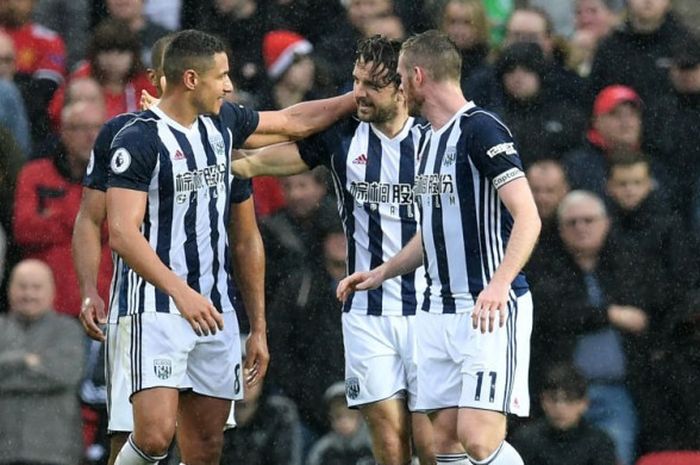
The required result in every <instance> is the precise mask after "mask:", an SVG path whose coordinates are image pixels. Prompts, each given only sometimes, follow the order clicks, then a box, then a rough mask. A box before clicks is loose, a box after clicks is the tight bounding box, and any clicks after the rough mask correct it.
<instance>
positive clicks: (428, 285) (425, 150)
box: [415, 139, 433, 311]
mask: <svg viewBox="0 0 700 465" xmlns="http://www.w3.org/2000/svg"><path fill="white" fill-rule="evenodd" d="M431 142H432V141H431V139H428V140H427V142H426V143H425V146H424V147H422V149H421V151H420V153H421V158H420V165H419V167H418V173H425V168H426V166H427V164H428V154H429V153H430V144H431ZM415 200H416V203H415V204H416V206H417V207H418V214H419V215H420V217H421V218H423V198H422V197H420V196H419V197H418V198H416V199H415ZM421 241H422V244H421V245H422V249H423V265H426V264H427V263H428V254H427V253H426V247H425V234H423V235H422V237H421ZM432 288H433V279H432V278H431V276H430V273H428V269H427V267H426V270H425V292H424V293H423V306H422V307H421V308H422V310H425V311H428V310H430V290H431V289H432Z"/></svg>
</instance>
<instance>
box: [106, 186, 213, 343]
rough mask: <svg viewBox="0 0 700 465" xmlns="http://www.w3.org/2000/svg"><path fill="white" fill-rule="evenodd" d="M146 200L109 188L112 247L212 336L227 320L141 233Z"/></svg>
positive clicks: (139, 193) (136, 192) (144, 195)
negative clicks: (156, 251) (173, 270)
mask: <svg viewBox="0 0 700 465" xmlns="http://www.w3.org/2000/svg"><path fill="white" fill-rule="evenodd" d="M146 200H147V193H146V192H142V191H139V190H132V189H126V188H121V187H110V188H109V189H107V221H108V224H109V245H110V247H112V249H113V250H114V251H115V252H116V253H118V254H119V255H120V256H121V257H122V259H124V261H125V262H126V263H127V264H128V265H129V267H130V268H131V269H132V270H134V272H136V273H137V274H138V275H139V276H141V277H143V278H144V279H145V280H146V281H148V282H149V283H151V284H153V285H154V286H156V287H157V288H158V289H160V290H162V291H163V292H165V293H166V294H168V295H169V296H171V297H172V298H173V300H174V301H175V305H176V306H177V308H178V310H179V311H180V313H181V314H182V316H183V317H184V318H185V319H186V320H187V321H188V322H189V323H190V325H191V326H192V328H193V329H194V330H195V332H196V333H197V334H204V335H208V334H209V333H210V332H211V333H215V332H216V330H217V328H218V329H223V324H224V323H223V319H222V318H221V315H220V314H219V312H218V311H217V310H216V309H215V308H214V306H213V305H212V304H211V302H209V301H208V300H207V299H206V298H204V297H203V296H202V295H200V294H199V293H197V292H196V291H195V290H194V289H192V288H191V287H189V286H188V285H187V283H186V282H185V281H183V280H182V279H180V278H179V277H178V276H177V275H176V274H175V273H173V272H172V271H171V270H170V268H168V267H167V266H165V264H164V263H163V262H162V261H161V260H160V259H159V258H158V255H156V253H155V251H154V250H153V249H152V248H151V247H150V245H149V244H148V241H146V238H145V237H144V236H143V235H142V234H141V230H140V228H141V224H142V223H143V218H144V216H145V214H146Z"/></svg>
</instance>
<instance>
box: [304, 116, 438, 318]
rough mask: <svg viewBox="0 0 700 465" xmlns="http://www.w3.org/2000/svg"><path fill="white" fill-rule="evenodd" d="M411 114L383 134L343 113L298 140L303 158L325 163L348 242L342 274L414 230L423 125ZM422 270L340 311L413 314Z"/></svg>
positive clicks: (369, 263) (385, 253)
mask: <svg viewBox="0 0 700 465" xmlns="http://www.w3.org/2000/svg"><path fill="white" fill-rule="evenodd" d="M421 123H423V122H419V121H417V120H414V119H413V118H409V119H408V121H407V122H406V124H405V126H404V128H403V129H402V130H401V132H400V133H399V134H397V135H396V136H395V137H394V138H392V139H389V138H388V137H387V136H385V135H384V134H383V133H382V132H380V131H379V130H377V129H375V128H374V127H373V126H372V125H371V124H370V123H365V122H361V121H359V120H357V119H355V118H348V119H346V120H343V121H341V122H340V123H338V124H336V125H335V126H333V127H331V128H329V129H328V130H326V131H324V132H323V133H321V134H319V135H317V136H315V137H312V138H310V139H307V140H305V141H302V142H300V144H299V147H300V152H301V156H302V158H303V160H304V162H305V163H306V164H307V165H308V166H310V167H314V166H317V165H319V164H323V165H326V166H327V167H328V168H329V169H330V170H331V174H332V176H333V182H334V185H335V190H336V193H337V196H338V211H339V213H340V217H341V219H342V221H343V226H344V228H345V234H346V237H347V242H348V258H347V271H348V273H350V274H351V273H354V272H355V271H358V270H370V269H372V268H375V267H377V266H379V265H381V264H382V263H384V262H385V261H386V260H388V259H390V258H391V257H393V256H394V255H396V254H397V253H398V252H399V250H401V248H403V246H405V245H406V244H407V243H408V241H410V240H411V238H412V237H413V236H414V235H415V233H416V229H417V220H416V217H415V214H414V208H413V180H414V177H415V174H416V160H417V153H418V148H419V146H420V140H421V138H422V134H423V133H424V132H425V127H426V125H425V124H421ZM423 274H424V273H423V269H422V268H419V269H418V270H416V271H415V272H413V273H409V274H406V275H404V276H400V277H396V278H394V279H391V280H387V281H385V282H384V283H383V284H382V286H381V287H379V288H378V289H375V290H371V291H361V292H356V293H354V294H353V295H352V296H351V297H350V298H349V299H347V300H346V302H345V306H344V308H343V310H344V311H345V312H349V311H352V312H356V313H361V314H367V315H385V316H394V315H415V312H416V308H417V298H416V295H420V293H421V292H422V290H423V289H424V288H425V278H424V276H423Z"/></svg>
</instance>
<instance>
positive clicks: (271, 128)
mask: <svg viewBox="0 0 700 465" xmlns="http://www.w3.org/2000/svg"><path fill="white" fill-rule="evenodd" d="M355 108H356V104H355V99H354V97H353V96H352V92H348V93H346V94H344V95H339V96H337V97H331V98H327V99H321V100H311V101H308V102H301V103H297V104H296V105H292V106H291V107H287V108H285V109H283V110H278V111H262V112H260V121H259V123H258V126H257V128H256V130H255V133H256V134H283V135H287V136H289V137H291V138H295V139H301V138H304V137H308V136H310V135H311V134H313V133H315V132H319V131H321V130H323V129H325V128H327V127H329V126H330V125H332V124H333V123H335V122H336V121H338V120H339V119H340V118H342V117H344V116H347V115H348V114H350V113H351V112H352V111H354V110H355Z"/></svg>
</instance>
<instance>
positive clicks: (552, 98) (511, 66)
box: [496, 42, 585, 167]
mask: <svg viewBox="0 0 700 465" xmlns="http://www.w3.org/2000/svg"><path fill="white" fill-rule="evenodd" d="M545 68H546V64H545V61H544V56H543V54H542V51H541V49H540V47H538V46H537V44H534V43H528V42H519V43H514V44H512V45H509V46H508V47H506V48H505V49H504V50H503V51H502V53H501V56H500V57H499V59H498V61H497V62H496V77H497V79H498V85H499V86H500V88H501V89H502V90H501V92H502V93H503V97H502V99H501V101H502V102H503V106H502V107H501V108H498V109H496V111H497V113H498V115H499V116H501V117H502V118H503V119H504V121H505V123H506V124H507V125H508V127H509V128H510V130H511V131H512V132H513V134H514V136H515V139H516V140H517V141H518V150H519V153H520V157H521V158H522V160H523V164H524V165H525V167H527V166H528V165H529V164H530V163H532V162H534V161H536V160H539V159H541V158H555V157H560V156H561V155H562V154H563V153H565V152H567V151H568V150H571V149H572V148H574V147H575V146H576V145H578V144H579V142H580V140H581V133H582V132H583V129H584V127H585V119H584V116H583V113H582V112H580V111H578V110H577V108H576V107H574V106H572V105H571V104H569V103H567V102H564V101H561V100H560V99H559V98H558V96H557V95H555V94H554V93H553V92H552V89H551V87H549V88H547V87H545V82H544V79H545V73H546V69H545Z"/></svg>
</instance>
